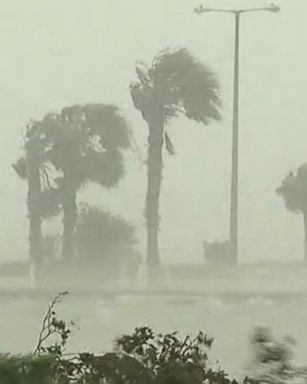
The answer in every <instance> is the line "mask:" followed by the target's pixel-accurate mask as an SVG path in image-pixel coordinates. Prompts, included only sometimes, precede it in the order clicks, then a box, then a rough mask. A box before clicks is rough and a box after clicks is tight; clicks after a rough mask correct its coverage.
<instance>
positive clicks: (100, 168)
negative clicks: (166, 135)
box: [43, 104, 129, 260]
mask: <svg viewBox="0 0 307 384" xmlns="http://www.w3.org/2000/svg"><path fill="white" fill-rule="evenodd" d="M43 124H44V127H45V132H46V135H47V137H48V140H49V141H50V143H51V145H50V150H49V155H50V159H51V162H52V164H53V165H54V166H55V168H56V169H57V170H58V171H60V172H61V176H60V177H58V178H57V183H58V186H59V189H60V192H61V205H62V209H63V244H62V256H63V258H64V259H66V260H69V259H72V258H73V257H74V253H75V252H74V234H75V227H76V220H77V204H76V197H77V192H78V190H79V189H80V188H81V187H82V186H84V185H85V184H86V183H87V182H88V181H91V182H97V183H99V184H101V185H103V186H105V187H107V188H111V187H114V186H115V185H116V184H117V183H118V181H119V179H120V178H121V177H122V175H123V173H124V167H123V156H122V150H123V149H126V148H127V147H128V146H129V132H128V126H127V123H126V120H125V119H124V118H123V117H122V116H121V114H120V112H119V110H118V108H116V107H115V106H113V105H102V104H86V105H74V106H71V107H67V108H63V109H62V111H61V112H60V113H59V114H51V115H47V116H46V117H45V119H44V121H43Z"/></svg>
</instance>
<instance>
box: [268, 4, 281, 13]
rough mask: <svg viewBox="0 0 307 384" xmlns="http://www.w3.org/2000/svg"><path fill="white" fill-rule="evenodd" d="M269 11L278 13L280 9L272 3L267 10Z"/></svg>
mask: <svg viewBox="0 0 307 384" xmlns="http://www.w3.org/2000/svg"><path fill="white" fill-rule="evenodd" d="M268 10H269V11H271V12H274V13H277V12H279V11H280V7H279V6H278V5H276V4H274V3H272V4H271V6H270V8H268Z"/></svg>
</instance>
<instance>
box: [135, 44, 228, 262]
mask: <svg viewBox="0 0 307 384" xmlns="http://www.w3.org/2000/svg"><path fill="white" fill-rule="evenodd" d="M136 73H137V78H138V79H137V81H136V82H134V83H132V84H131V85H130V93H131V96H132V100H133V103H134V106H135V107H136V109H138V110H139V111H140V112H141V113H142V116H143V118H144V120H145V121H146V123H147V125H148V129H149V136H148V159H147V183H148V184H147V196H146V209H145V216H146V221H147V262H148V264H149V265H150V266H158V265H159V264H160V254H159V244H158V230H159V220H160V219H159V197H160V189H161V178H162V148H163V143H164V142H165V145H166V149H167V150H168V151H169V152H170V153H171V154H172V153H173V145H172V143H171V141H170V139H169V136H168V135H167V132H166V129H165V128H166V125H167V123H168V122H169V120H171V119H172V118H174V117H177V116H179V115H184V116H186V117H187V118H189V119H192V120H195V121H197V122H201V123H203V124H205V125H207V124H208V123H209V122H210V121H211V120H212V119H213V120H219V119H220V106H221V99H220V96H219V91H218V83H217V80H216V78H215V76H214V75H213V73H212V72H211V71H210V70H209V69H208V68H207V67H206V66H204V65H203V64H201V63H200V62H199V61H197V60H196V59H195V58H194V57H193V56H192V55H191V54H190V53H189V52H188V51H187V50H186V49H180V50H175V51H170V50H169V49H166V50H163V51H161V52H160V53H159V54H158V55H157V56H156V57H155V58H154V59H153V62H152V64H151V66H150V67H147V66H146V65H145V64H144V63H138V64H137V66H136Z"/></svg>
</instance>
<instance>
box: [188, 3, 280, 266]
mask: <svg viewBox="0 0 307 384" xmlns="http://www.w3.org/2000/svg"><path fill="white" fill-rule="evenodd" d="M194 11H195V13H197V14H198V15H201V14H203V13H208V12H218V13H230V14H233V15H234V16H235V47H234V84H233V128H232V173H231V207H230V251H231V258H232V261H233V262H234V263H237V261H238V157H239V156H238V154H239V43H240V16H241V14H242V13H251V12H259V11H265V12H272V13H277V12H279V11H280V7H279V6H278V5H276V4H274V3H272V4H271V5H270V6H268V7H262V8H241V9H218V8H208V7H205V6H204V5H200V6H198V7H196V8H195V9H194Z"/></svg>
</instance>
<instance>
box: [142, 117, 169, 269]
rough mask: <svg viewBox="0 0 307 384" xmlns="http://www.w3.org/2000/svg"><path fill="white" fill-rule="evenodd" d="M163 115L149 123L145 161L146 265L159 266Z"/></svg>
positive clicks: (153, 118) (152, 118)
mask: <svg viewBox="0 0 307 384" xmlns="http://www.w3.org/2000/svg"><path fill="white" fill-rule="evenodd" d="M163 126H164V121H163V113H162V111H160V110H158V111H156V112H155V113H153V114H152V116H151V119H150V121H149V137H148V159H147V195H146V212H145V214H146V221H147V263H148V265H150V266H159V265H160V252H159V239H158V232H159V221H160V216H159V202H160V189H161V180H162V147H163V128H164V127H163Z"/></svg>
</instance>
